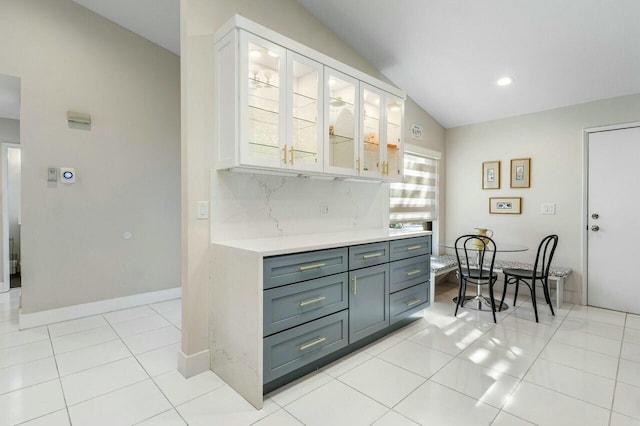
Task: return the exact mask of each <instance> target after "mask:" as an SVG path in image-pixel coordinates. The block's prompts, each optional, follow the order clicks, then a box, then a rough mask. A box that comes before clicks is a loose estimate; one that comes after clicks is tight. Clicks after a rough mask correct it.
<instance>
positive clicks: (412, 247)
mask: <svg viewBox="0 0 640 426" xmlns="http://www.w3.org/2000/svg"><path fill="white" fill-rule="evenodd" d="M421 248H422V246H421V245H420V244H418V245H417V246H409V247H407V251H411V250H418V249H421Z"/></svg>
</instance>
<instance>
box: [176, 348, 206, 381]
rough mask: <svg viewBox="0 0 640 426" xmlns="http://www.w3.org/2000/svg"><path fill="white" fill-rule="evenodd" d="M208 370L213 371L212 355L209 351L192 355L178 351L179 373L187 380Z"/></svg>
mask: <svg viewBox="0 0 640 426" xmlns="http://www.w3.org/2000/svg"><path fill="white" fill-rule="evenodd" d="M207 370H211V354H210V351H209V349H205V350H203V351H200V352H196V353H195V354H192V355H185V353H184V352H182V351H178V371H179V372H180V374H182V375H183V376H184V377H185V378H186V379H188V378H189V377H193V376H195V375H196V374H200V373H203V372H205V371H207Z"/></svg>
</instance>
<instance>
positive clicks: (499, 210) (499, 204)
mask: <svg viewBox="0 0 640 426" xmlns="http://www.w3.org/2000/svg"><path fill="white" fill-rule="evenodd" d="M489 213H492V214H520V213H522V198H521V197H492V198H489Z"/></svg>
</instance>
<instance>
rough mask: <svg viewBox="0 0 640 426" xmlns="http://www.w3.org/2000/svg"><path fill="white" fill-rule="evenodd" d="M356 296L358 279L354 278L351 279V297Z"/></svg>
mask: <svg viewBox="0 0 640 426" xmlns="http://www.w3.org/2000/svg"><path fill="white" fill-rule="evenodd" d="M357 294H358V277H356V276H354V277H353V295H354V296H355V295H357Z"/></svg>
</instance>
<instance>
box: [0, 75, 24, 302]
mask: <svg viewBox="0 0 640 426" xmlns="http://www.w3.org/2000/svg"><path fill="white" fill-rule="evenodd" d="M0 143H1V144H2V162H1V163H0V185H1V186H0V189H1V190H2V200H1V202H2V206H1V208H0V213H1V215H2V216H1V217H2V228H0V237H1V238H0V241H2V242H1V243H0V259H1V260H0V292H5V291H9V290H10V288H12V287H17V286H20V285H21V280H20V277H21V275H20V227H21V226H22V221H21V220H20V208H21V207H20V204H21V200H20V197H21V195H20V194H21V189H20V180H21V179H20V164H21V158H20V157H21V156H20V154H21V150H20V78H19V77H14V76H10V75H5V74H0Z"/></svg>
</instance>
